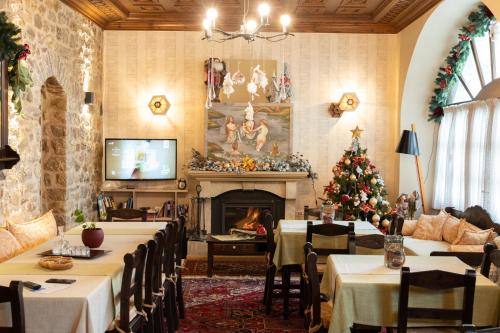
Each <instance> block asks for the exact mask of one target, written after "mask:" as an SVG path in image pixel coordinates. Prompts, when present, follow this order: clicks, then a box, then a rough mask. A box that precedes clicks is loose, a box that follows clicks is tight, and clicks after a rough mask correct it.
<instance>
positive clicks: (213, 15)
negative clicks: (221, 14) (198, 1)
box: [207, 7, 218, 21]
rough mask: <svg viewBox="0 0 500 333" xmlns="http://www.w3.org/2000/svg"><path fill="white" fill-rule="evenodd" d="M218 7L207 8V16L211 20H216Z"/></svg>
mask: <svg viewBox="0 0 500 333" xmlns="http://www.w3.org/2000/svg"><path fill="white" fill-rule="evenodd" d="M217 15H218V13H217V9H215V8H213V7H212V8H209V9H208V10H207V18H208V19H209V20H210V21H215V19H216V18H217Z"/></svg>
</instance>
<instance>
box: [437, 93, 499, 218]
mask: <svg viewBox="0 0 500 333" xmlns="http://www.w3.org/2000/svg"><path fill="white" fill-rule="evenodd" d="M495 166H496V167H495ZM499 166H500V100H498V99H491V100H487V101H474V102H470V103H465V104H460V105H455V106H450V107H448V108H446V109H445V111H444V117H443V119H442V121H441V126H440V128H439V137H438V144H437V156H436V172H435V179H434V196H433V198H434V199H433V207H434V208H436V209H440V208H444V207H447V206H453V207H455V208H457V209H462V210H463V209H465V208H467V207H469V206H472V205H481V206H482V207H484V208H485V209H486V210H488V212H489V213H490V214H491V217H492V218H493V220H494V221H500V205H499V203H500V201H499V200H500V192H499V191H500V168H498V167H499Z"/></svg>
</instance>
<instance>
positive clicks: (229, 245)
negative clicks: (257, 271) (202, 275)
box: [206, 234, 267, 277]
mask: <svg viewBox="0 0 500 333" xmlns="http://www.w3.org/2000/svg"><path fill="white" fill-rule="evenodd" d="M206 242H207V245H208V265H207V276H208V277H211V276H212V275H213V266H214V256H258V255H263V254H264V253H265V252H266V243H267V242H266V239H265V238H256V239H249V240H235V241H221V240H218V239H216V238H214V237H212V235H210V234H209V235H207V239H206Z"/></svg>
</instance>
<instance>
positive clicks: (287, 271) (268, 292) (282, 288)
mask: <svg viewBox="0 0 500 333" xmlns="http://www.w3.org/2000/svg"><path fill="white" fill-rule="evenodd" d="M273 226H274V219H273V216H272V214H271V213H270V212H266V213H265V214H264V227H265V228H266V239H267V245H266V260H267V269H266V283H265V286H264V298H263V302H264V304H265V309H266V314H268V315H269V314H271V309H272V304H273V298H283V317H284V318H285V319H288V314H289V299H290V298H299V297H300V295H299V294H296V293H293V294H291V293H290V291H291V290H300V285H298V284H297V285H295V284H293V285H292V284H291V283H290V280H291V275H292V273H295V272H297V273H300V265H285V266H283V267H282V268H281V284H280V283H277V282H276V281H275V277H276V274H277V273H278V269H277V267H276V265H275V264H274V262H273V259H274V251H275V250H276V244H275V243H274V228H273ZM275 291H278V292H275Z"/></svg>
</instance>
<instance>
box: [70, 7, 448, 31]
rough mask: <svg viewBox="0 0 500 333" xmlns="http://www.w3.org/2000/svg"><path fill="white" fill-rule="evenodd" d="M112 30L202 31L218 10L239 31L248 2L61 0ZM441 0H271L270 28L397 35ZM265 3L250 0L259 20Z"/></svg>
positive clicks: (231, 28) (224, 25)
mask: <svg viewBox="0 0 500 333" xmlns="http://www.w3.org/2000/svg"><path fill="white" fill-rule="evenodd" d="M61 1H62V2H63V3H65V4H67V5H68V6H70V7H71V8H73V9H75V10H76V11H78V12H80V13H82V14H83V15H85V16H87V17H88V18H89V19H91V20H92V21H94V22H95V23H97V24H98V25H99V26H101V27H102V28H103V29H107V30H181V31H199V30H201V21H202V20H203V17H204V15H205V11H206V9H207V8H208V7H211V6H214V7H215V8H217V10H218V11H219V18H218V21H217V24H218V26H219V27H220V28H222V29H225V30H227V31H235V30H238V29H239V25H240V22H241V18H242V13H243V2H244V0H208V1H207V0H61ZM440 1H441V0H267V2H268V3H269V4H270V5H271V22H273V23H274V24H275V25H272V26H271V27H270V28H269V30H270V31H276V30H279V26H278V25H277V24H278V21H279V15H281V14H282V13H288V14H290V15H291V16H292V26H291V28H290V31H292V32H345V33H397V32H399V31H400V30H402V29H403V28H405V27H406V26H407V25H409V24H410V23H411V22H413V21H414V20H415V19H417V18H418V17H420V16H421V15H422V14H424V13H425V12H426V11H428V10H429V9H430V8H432V7H433V6H434V5H436V4H437V3H439V2H440ZM260 2H262V1H260V0H250V15H254V16H255V17H257V8H256V7H257V5H258V4H259V3H260Z"/></svg>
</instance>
